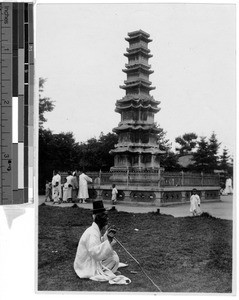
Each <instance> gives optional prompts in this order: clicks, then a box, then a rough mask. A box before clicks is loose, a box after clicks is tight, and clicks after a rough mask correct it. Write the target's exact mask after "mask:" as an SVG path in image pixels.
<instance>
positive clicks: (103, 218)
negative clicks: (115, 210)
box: [74, 201, 130, 284]
mask: <svg viewBox="0 0 239 300" xmlns="http://www.w3.org/2000/svg"><path fill="white" fill-rule="evenodd" d="M107 225H108V214H107V212H106V210H105V208H104V206H103V202H102V201H94V202H93V223H92V225H91V226H90V227H89V228H87V229H86V230H85V232H84V233H83V235H82V236H81V238H80V241H79V244H78V248H77V252H76V257H75V261H74V269H75V272H76V274H77V275H78V276H79V277H80V278H90V279H91V280H95V281H110V280H114V279H115V278H116V277H117V276H116V275H115V273H116V271H117V269H118V267H119V257H118V255H117V253H116V252H115V251H114V250H113V248H112V246H113V244H114V243H115V241H114V239H113V237H114V234H115V230H110V229H109V230H107ZM104 231H105V234H103V235H102V233H103V232H104ZM120 277H121V279H122V280H123V281H124V284H127V283H129V282H130V280H128V278H126V277H124V276H122V275H121V276H120ZM127 280H128V282H127Z"/></svg>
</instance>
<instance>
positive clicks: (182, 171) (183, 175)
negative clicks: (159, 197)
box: [182, 171, 184, 186]
mask: <svg viewBox="0 0 239 300" xmlns="http://www.w3.org/2000/svg"><path fill="white" fill-rule="evenodd" d="M182 186H184V172H183V171H182Z"/></svg>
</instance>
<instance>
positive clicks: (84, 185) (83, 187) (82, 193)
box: [78, 172, 92, 203]
mask: <svg viewBox="0 0 239 300" xmlns="http://www.w3.org/2000/svg"><path fill="white" fill-rule="evenodd" d="M88 182H92V179H91V178H90V177H89V176H87V175H86V174H85V173H83V172H80V176H79V193H78V198H79V199H80V202H81V203H86V201H85V200H86V199H88V198H89V193H88Z"/></svg>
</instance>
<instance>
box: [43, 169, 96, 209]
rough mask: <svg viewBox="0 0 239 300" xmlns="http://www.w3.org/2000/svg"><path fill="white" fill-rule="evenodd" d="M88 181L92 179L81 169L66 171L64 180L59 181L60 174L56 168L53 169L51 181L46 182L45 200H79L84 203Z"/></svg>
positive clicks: (58, 201) (87, 194)
mask: <svg viewBox="0 0 239 300" xmlns="http://www.w3.org/2000/svg"><path fill="white" fill-rule="evenodd" d="M88 182H92V179H91V178H90V177H89V176H87V175H86V174H85V173H84V172H82V171H79V172H77V171H74V172H71V171H68V175H67V176H66V178H65V182H64V183H63V184H62V183H61V175H60V174H59V172H58V171H57V170H55V171H53V178H52V181H51V182H48V181H47V182H46V194H45V195H46V198H45V201H48V198H49V200H50V201H53V204H56V203H58V204H59V203H61V202H63V203H67V202H78V201H79V202H81V203H86V199H87V198H89V193H88Z"/></svg>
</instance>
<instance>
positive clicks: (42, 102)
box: [39, 77, 55, 128]
mask: <svg viewBox="0 0 239 300" xmlns="http://www.w3.org/2000/svg"><path fill="white" fill-rule="evenodd" d="M45 83H46V79H44V78H42V77H40V78H39V127H40V128H42V127H43V123H44V122H46V121H47V119H46V118H45V117H44V113H45V112H50V111H52V110H53V109H54V107H55V105H54V104H53V102H54V101H52V100H50V98H49V97H43V95H42V93H43V91H44V84H45Z"/></svg>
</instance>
